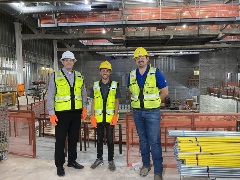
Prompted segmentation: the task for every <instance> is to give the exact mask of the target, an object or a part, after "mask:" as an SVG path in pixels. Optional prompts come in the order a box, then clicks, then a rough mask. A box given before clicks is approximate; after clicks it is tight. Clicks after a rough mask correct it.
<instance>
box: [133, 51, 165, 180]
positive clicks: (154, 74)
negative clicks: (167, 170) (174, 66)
mask: <svg viewBox="0 0 240 180" xmlns="http://www.w3.org/2000/svg"><path fill="white" fill-rule="evenodd" d="M133 58H134V60H135V63H136V65H137V69H135V70H133V71H131V72H130V74H129V77H128V88H129V90H130V92H131V107H132V108H133V117H134V123H135V125H136V129H137V133H138V136H139V142H140V151H141V156H142V163H143V166H142V168H141V170H140V176H147V175H148V172H149V171H150V170H151V166H150V152H151V154H152V160H153V165H154V180H162V172H163V165H162V162H163V158H162V147H161V139H160V105H161V100H163V99H164V98H165V97H166V96H167V95H168V84H167V82H166V79H165V77H164V76H163V74H162V73H161V71H160V70H159V69H156V68H154V67H151V66H150V65H148V63H149V54H148V52H147V51H146V49H144V48H143V47H138V48H137V49H136V50H135V51H134V57H133Z"/></svg>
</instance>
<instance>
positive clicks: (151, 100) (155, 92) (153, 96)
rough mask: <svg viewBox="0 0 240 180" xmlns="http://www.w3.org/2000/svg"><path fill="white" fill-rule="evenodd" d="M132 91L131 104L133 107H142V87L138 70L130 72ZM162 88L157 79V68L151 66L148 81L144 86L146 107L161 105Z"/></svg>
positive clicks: (130, 87) (144, 103)
mask: <svg viewBox="0 0 240 180" xmlns="http://www.w3.org/2000/svg"><path fill="white" fill-rule="evenodd" d="M129 89H130V91H131V94H132V95H131V106H132V107H133V108H141V106H140V99H139V95H140V87H139V85H138V82H137V77H136V70H133V71H131V72H130V85H129ZM159 93H160V90H159V88H158V87H157V81H156V68H154V67H150V69H149V71H148V73H147V77H146V81H145V83H144V87H143V105H144V107H143V108H144V109H153V108H159V107H160V105H161V98H160V94H159Z"/></svg>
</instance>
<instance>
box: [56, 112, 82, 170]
mask: <svg viewBox="0 0 240 180" xmlns="http://www.w3.org/2000/svg"><path fill="white" fill-rule="evenodd" d="M81 114H82V111H67V112H56V116H57V118H58V122H57V126H55V139H56V142H55V165H56V166H57V167H58V166H63V164H64V163H65V154H64V147H65V140H66V137H67V135H68V162H70V163H71V162H74V161H76V159H77V142H78V139H79V129H80V124H81Z"/></svg>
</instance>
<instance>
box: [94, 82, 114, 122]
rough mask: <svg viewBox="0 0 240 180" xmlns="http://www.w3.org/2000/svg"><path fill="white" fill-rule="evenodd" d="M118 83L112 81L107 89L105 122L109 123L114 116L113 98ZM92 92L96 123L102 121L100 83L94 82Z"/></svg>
mask: <svg viewBox="0 0 240 180" xmlns="http://www.w3.org/2000/svg"><path fill="white" fill-rule="evenodd" d="M117 85H118V82H116V81H112V82H111V86H110V88H109V92H108V96H107V100H106V122H108V123H110V122H111V120H112V117H113V115H114V110H115V97H116V92H117ZM93 92H94V114H95V117H96V119H97V123H100V122H102V121H103V97H102V93H101V88H100V82H99V81H96V82H94V84H93Z"/></svg>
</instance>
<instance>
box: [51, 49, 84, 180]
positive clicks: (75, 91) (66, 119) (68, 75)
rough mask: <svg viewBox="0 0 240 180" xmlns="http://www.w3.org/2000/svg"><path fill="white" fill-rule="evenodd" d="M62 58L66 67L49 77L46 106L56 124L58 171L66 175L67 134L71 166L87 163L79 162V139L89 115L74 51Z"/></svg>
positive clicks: (58, 173) (60, 174) (81, 166)
mask: <svg viewBox="0 0 240 180" xmlns="http://www.w3.org/2000/svg"><path fill="white" fill-rule="evenodd" d="M60 61H61V62H62V64H63V68H62V69H61V70H59V71H56V72H54V73H53V75H52V76H51V77H50V82H49V87H48V94H47V110H48V112H49V115H50V122H51V123H52V124H53V125H54V126H55V139H56V142H55V165H56V167H57V175H58V176H64V175H65V171H64V168H63V164H64V163H65V154H64V147H65V140H66V137H67V135H68V164H67V166H68V167H73V168H75V169H83V168H84V166H83V165H81V164H79V163H77V162H76V159H77V149H76V148H77V142H78V138H79V128H80V124H81V115H82V119H83V120H84V119H86V116H87V109H86V107H87V91H86V88H85V86H84V79H83V76H82V75H81V73H80V72H78V71H74V70H73V65H74V63H75V62H76V61H77V60H76V59H75V56H74V54H73V53H72V52H70V51H66V52H64V53H63V54H62V58H61V59H60Z"/></svg>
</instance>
